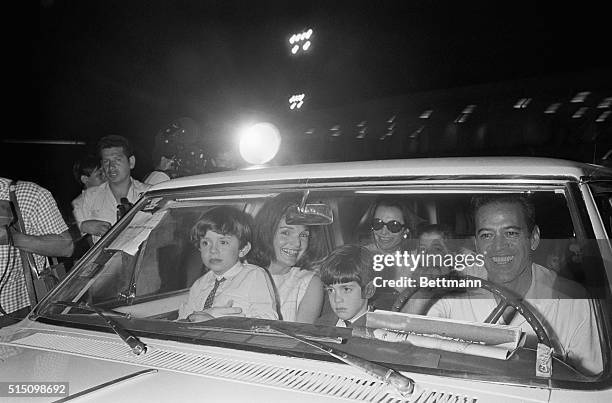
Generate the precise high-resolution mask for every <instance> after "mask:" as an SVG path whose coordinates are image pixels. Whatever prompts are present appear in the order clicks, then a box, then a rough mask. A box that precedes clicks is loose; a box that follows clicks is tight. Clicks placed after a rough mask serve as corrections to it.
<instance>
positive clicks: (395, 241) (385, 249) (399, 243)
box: [366, 198, 423, 310]
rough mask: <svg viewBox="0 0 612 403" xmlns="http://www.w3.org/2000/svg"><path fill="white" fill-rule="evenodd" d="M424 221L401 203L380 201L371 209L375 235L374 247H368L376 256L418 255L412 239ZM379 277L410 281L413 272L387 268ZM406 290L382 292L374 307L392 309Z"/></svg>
mask: <svg viewBox="0 0 612 403" xmlns="http://www.w3.org/2000/svg"><path fill="white" fill-rule="evenodd" d="M419 221H423V220H422V219H420V218H419V217H417V215H416V214H414V213H413V212H412V211H410V209H409V208H408V207H407V206H406V204H405V203H404V202H403V201H402V200H399V199H386V198H385V199H379V200H377V201H376V202H375V204H374V205H373V206H372V207H371V208H370V219H369V221H368V224H369V228H370V232H371V235H372V238H371V243H370V244H368V245H366V248H368V249H369V250H370V251H371V252H372V253H374V254H392V255H395V254H396V252H398V251H399V252H400V253H402V254H403V253H404V251H407V252H408V253H414V252H415V251H416V245H415V240H414V239H412V238H413V237H412V234H413V233H414V228H416V225H417V224H418V222H419ZM377 275H380V276H381V277H382V278H383V279H385V280H396V279H400V278H401V277H409V276H411V275H412V272H411V271H410V269H409V268H407V267H396V266H392V267H385V268H384V269H383V270H382V271H381V272H379V273H378V274H377ZM402 290H403V288H378V289H377V293H376V295H374V298H373V300H372V301H373V304H374V306H375V307H376V308H378V309H385V310H386V309H390V308H391V306H392V305H393V302H394V300H395V298H396V297H397V296H398V295H399V293H400V292H401V291H402Z"/></svg>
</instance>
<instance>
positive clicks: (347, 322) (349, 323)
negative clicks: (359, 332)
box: [344, 319, 351, 327]
mask: <svg viewBox="0 0 612 403" xmlns="http://www.w3.org/2000/svg"><path fill="white" fill-rule="evenodd" d="M344 324H345V325H346V327H351V321H350V320H346V319H345V320H344Z"/></svg>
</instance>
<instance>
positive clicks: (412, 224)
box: [366, 197, 423, 238]
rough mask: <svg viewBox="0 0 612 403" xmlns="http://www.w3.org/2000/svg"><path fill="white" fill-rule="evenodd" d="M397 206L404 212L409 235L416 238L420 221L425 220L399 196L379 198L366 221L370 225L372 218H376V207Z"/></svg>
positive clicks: (403, 215)
mask: <svg viewBox="0 0 612 403" xmlns="http://www.w3.org/2000/svg"><path fill="white" fill-rule="evenodd" d="M383 206H384V207H395V208H397V209H399V210H400V211H401V212H402V217H403V218H404V224H405V225H406V228H408V237H409V238H414V235H415V233H416V228H417V226H418V225H419V223H420V222H422V221H423V219H421V218H420V217H419V216H417V215H416V214H415V213H414V212H413V211H412V210H410V208H409V207H408V206H407V205H406V201H405V200H402V199H398V198H386V197H385V198H380V199H377V200H376V201H375V202H374V203H373V204H372V205H371V206H370V209H369V210H368V214H367V215H366V216H367V221H366V223H367V224H368V225H369V224H370V222H371V221H372V219H373V218H374V214H376V209H378V208H379V207H383Z"/></svg>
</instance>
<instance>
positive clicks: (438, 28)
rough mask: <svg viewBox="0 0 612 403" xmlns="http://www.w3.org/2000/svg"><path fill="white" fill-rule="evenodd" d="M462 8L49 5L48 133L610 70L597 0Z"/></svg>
mask: <svg viewBox="0 0 612 403" xmlns="http://www.w3.org/2000/svg"><path fill="white" fill-rule="evenodd" d="M465 3H466V2H456V1H448V2H441V1H413V0H411V1H381V2H379V1H314V2H313V1H309V2H307V1H301V2H295V1H293V2H289V1H234V0H229V1H227V0H225V1H208V0H193V1H155V0H154V1H151V0H147V1H140V0H132V1H130V0H127V1H125V0H124V1H108V0H103V1H89V0H78V1H77V0H73V1H65V0H64V1H62V0H56V1H53V0H44V1H42V2H41V4H42V6H40V7H39V10H40V30H39V33H38V36H37V38H36V40H35V42H34V47H35V53H34V55H35V56H34V57H35V59H34V65H33V68H34V72H35V77H37V78H38V82H37V83H36V87H38V89H39V92H40V134H41V136H48V137H51V138H78V139H83V138H84V139H88V140H90V139H93V138H97V137H98V136H100V135H103V134H106V133H109V132H119V133H121V132H123V133H125V132H131V133H134V135H135V136H137V137H139V136H146V135H147V133H151V132H153V133H154V132H156V131H157V130H158V129H159V128H161V127H162V126H164V125H165V124H166V123H168V122H170V121H171V120H173V119H174V118H175V117H178V116H185V115H186V116H191V117H193V118H195V119H197V120H198V121H201V122H205V123H206V124H211V125H220V124H223V122H224V121H227V120H231V119H233V118H235V117H236V116H237V115H238V114H239V113H241V112H242V111H249V110H267V111H270V110H275V108H281V109H282V108H285V107H286V105H287V98H288V96H289V95H290V94H291V93H292V92H293V91H296V90H298V89H300V88H304V89H305V90H306V92H308V93H309V94H310V95H312V97H313V101H312V102H313V103H314V104H315V105H316V106H314V105H313V107H319V108H325V107H329V106H334V105H340V104H346V103H350V102H356V101H359V100H365V99H373V98H381V97H385V96H390V95H398V94H404V93H410V92H414V91H424V90H430V89H439V88H449V87H457V86H465V85H471V84H475V83H486V82H495V81H502V80H507V79H511V78H521V77H531V76H538V75H543V74H550V73H553V72H567V71H580V70H583V69H586V68H589V67H609V66H610V65H609V64H607V65H606V62H605V61H604V53H607V51H606V49H608V50H609V48H610V41H609V35H606V32H605V31H606V25H607V24H605V23H604V14H605V13H604V12H603V10H602V9H600V7H598V6H594V5H589V3H588V2H586V3H585V2H580V3H571V4H570V5H561V4H560V2H557V3H556V4H555V3H550V4H549V3H545V4H546V5H545V4H541V5H535V4H532V3H537V2H522V3H521V2H508V3H506V5H499V4H497V3H498V2H486V3H485V2H481V3H470V2H467V5H466V4H465ZM487 3H488V4H487ZM470 4H471V5H470ZM305 27H312V28H313V29H314V30H315V34H316V38H315V42H314V47H313V49H312V54H311V55H309V56H303V57H299V58H295V57H291V56H290V54H289V52H288V47H287V38H288V37H289V35H290V33H291V32H294V31H299V30H301V29H303V28H305ZM607 34H609V32H607Z"/></svg>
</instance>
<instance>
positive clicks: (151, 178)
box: [143, 171, 170, 186]
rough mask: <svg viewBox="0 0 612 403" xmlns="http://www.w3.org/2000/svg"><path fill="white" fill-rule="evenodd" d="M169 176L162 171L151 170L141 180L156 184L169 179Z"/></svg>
mask: <svg viewBox="0 0 612 403" xmlns="http://www.w3.org/2000/svg"><path fill="white" fill-rule="evenodd" d="M169 180H170V177H169V176H168V175H167V174H166V173H165V172H162V171H153V172H151V173H150V174H149V175H147V177H146V178H145V180H144V181H143V182H144V183H145V184H146V185H151V186H153V185H157V184H158V183H162V182H165V181H169Z"/></svg>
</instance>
